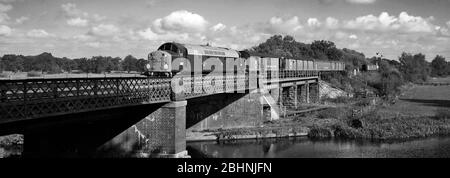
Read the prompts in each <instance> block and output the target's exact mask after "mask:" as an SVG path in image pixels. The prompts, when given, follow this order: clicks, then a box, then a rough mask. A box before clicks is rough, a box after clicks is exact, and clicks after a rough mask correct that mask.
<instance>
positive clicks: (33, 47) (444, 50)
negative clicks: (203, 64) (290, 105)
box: [0, 0, 450, 61]
mask: <svg viewBox="0 0 450 178" xmlns="http://www.w3.org/2000/svg"><path fill="white" fill-rule="evenodd" d="M275 34H281V35H291V36H293V37H294V38H295V39H296V40H297V41H300V42H304V43H310V42H312V41H314V40H330V41H333V42H335V44H336V46H337V47H338V48H349V49H354V50H357V51H360V52H363V53H364V54H365V55H366V57H372V56H375V55H376V53H378V52H379V53H381V54H382V55H383V56H384V57H386V58H389V59H398V56H400V55H401V53H402V52H409V53H419V52H420V53H423V54H425V55H426V57H427V60H428V61H431V60H432V59H433V58H434V57H435V56H436V55H442V56H444V57H445V58H446V59H447V60H449V61H450V0H129V1H123V0H0V56H2V55H4V54H23V55H37V54H40V53H42V52H50V53H52V54H53V55H54V56H58V57H69V58H78V57H91V56H96V55H103V56H113V57H116V56H118V57H125V56H126V55H129V54H131V55H133V56H136V57H139V58H145V57H146V56H147V55H148V53H149V52H151V51H153V50H155V49H156V48H158V46H159V45H161V44H162V43H164V42H171V41H175V42H180V43H190V44H206V43H209V44H211V45H213V46H222V47H229V48H233V49H236V50H241V49H246V48H250V47H253V46H256V45H257V44H259V43H261V42H264V41H265V40H266V39H267V38H269V37H270V36H272V35H275Z"/></svg>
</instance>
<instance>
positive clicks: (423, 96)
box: [381, 80, 450, 117]
mask: <svg viewBox="0 0 450 178" xmlns="http://www.w3.org/2000/svg"><path fill="white" fill-rule="evenodd" d="M441 81H442V80H441ZM449 81H450V80H449ZM442 108H449V109H450V85H442V86H432V85H414V86H412V87H411V88H410V89H408V90H407V91H405V93H403V94H402V96H400V98H399V100H398V101H397V102H396V103H395V104H394V105H391V106H389V107H386V108H384V109H382V110H381V112H386V113H394V114H401V115H406V116H424V117H428V116H434V115H435V114H436V111H437V110H438V109H442Z"/></svg>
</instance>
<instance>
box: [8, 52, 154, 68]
mask: <svg viewBox="0 0 450 178" xmlns="http://www.w3.org/2000/svg"><path fill="white" fill-rule="evenodd" d="M145 64H146V60H145V59H142V58H141V59H137V58H136V57H133V56H132V55H128V56H126V57H125V58H124V59H122V58H120V57H111V56H93V57H91V58H76V59H69V58H66V57H63V58H59V57H54V56H53V55H52V54H51V53H47V52H44V53H42V54H39V55H36V56H23V55H15V54H7V55H3V56H2V57H1V58H0V73H1V72H3V71H12V72H30V71H40V72H46V73H62V72H68V73H71V72H73V71H80V72H85V73H106V72H111V71H127V72H131V71H138V72H143V71H144V70H145V69H144V66H145Z"/></svg>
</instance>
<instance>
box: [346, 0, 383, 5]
mask: <svg viewBox="0 0 450 178" xmlns="http://www.w3.org/2000/svg"><path fill="white" fill-rule="evenodd" d="M345 1H346V2H348V3H353V4H372V3H374V2H376V0H345Z"/></svg>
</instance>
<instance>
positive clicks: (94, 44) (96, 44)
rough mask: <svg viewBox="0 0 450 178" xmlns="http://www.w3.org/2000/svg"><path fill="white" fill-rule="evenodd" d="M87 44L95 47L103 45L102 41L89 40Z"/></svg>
mask: <svg viewBox="0 0 450 178" xmlns="http://www.w3.org/2000/svg"><path fill="white" fill-rule="evenodd" d="M86 45H87V46H89V47H93V48H99V47H100V46H101V44H100V42H88V43H86Z"/></svg>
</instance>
